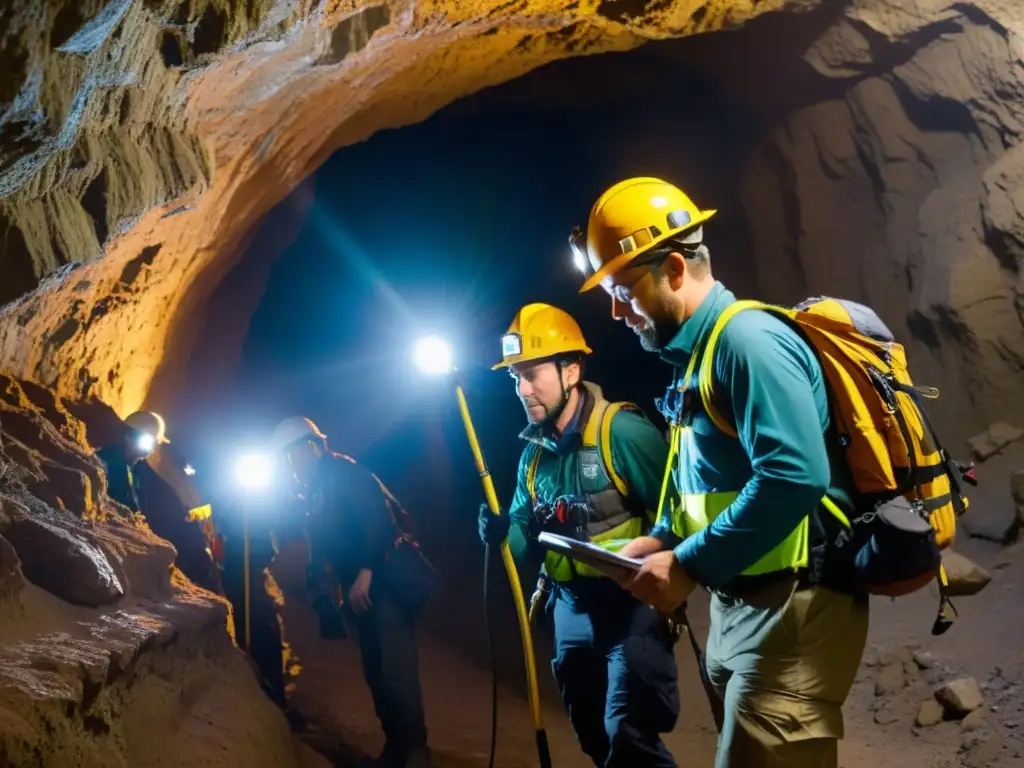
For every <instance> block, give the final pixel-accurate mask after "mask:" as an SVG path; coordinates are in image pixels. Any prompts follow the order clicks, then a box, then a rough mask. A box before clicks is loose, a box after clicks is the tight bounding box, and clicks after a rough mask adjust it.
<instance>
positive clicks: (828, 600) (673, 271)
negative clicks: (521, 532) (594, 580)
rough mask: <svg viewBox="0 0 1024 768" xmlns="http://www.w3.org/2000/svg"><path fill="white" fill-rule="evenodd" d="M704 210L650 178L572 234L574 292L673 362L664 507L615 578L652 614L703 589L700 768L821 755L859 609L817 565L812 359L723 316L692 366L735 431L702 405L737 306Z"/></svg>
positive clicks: (820, 420)
mask: <svg viewBox="0 0 1024 768" xmlns="http://www.w3.org/2000/svg"><path fill="white" fill-rule="evenodd" d="M714 214H715V211H713V210H703V209H700V208H698V207H697V206H696V205H695V204H694V203H693V201H692V200H690V198H689V197H688V196H687V195H686V194H684V193H683V192H682V191H681V190H679V189H678V188H676V187H674V186H672V185H671V184H668V183H667V182H665V181H662V180H660V179H654V178H636V179H629V180H627V181H624V182H621V183H619V184H616V185H615V186H613V187H611V188H610V189H609V190H608V191H607V192H605V193H604V194H603V195H602V196H601V197H600V199H599V200H598V201H597V203H596V204H595V205H594V207H593V209H592V210H591V213H590V219H589V222H588V225H587V231H586V233H585V235H584V233H583V232H582V230H581V229H579V228H577V229H576V230H575V231H574V233H573V236H572V237H571V238H570V244H571V245H572V246H573V250H574V252H575V253H574V256H575V259H576V262H577V265H579V266H581V267H582V268H583V270H584V272H585V273H586V281H585V282H584V284H583V286H582V288H581V292H583V291H588V290H590V289H592V288H594V287H596V286H597V285H601V286H602V287H603V288H604V289H605V291H606V292H607V293H608V294H609V295H610V297H611V302H612V317H613V318H615V319H617V320H621V321H623V322H625V323H626V324H627V325H628V326H629V327H630V328H631V329H632V330H633V331H634V332H635V333H636V334H637V336H638V337H639V340H640V343H641V344H642V345H643V347H644V348H645V349H647V350H649V351H653V352H657V353H658V354H659V355H660V356H661V357H662V359H664V360H665V362H667V363H668V364H669V365H671V366H673V368H674V376H673V381H672V384H671V386H670V387H669V389H668V392H667V394H666V398H665V400H664V401H663V402H662V410H663V412H664V413H665V416H666V418H667V419H668V421H669V423H670V424H671V425H673V432H672V434H673V439H672V443H673V445H672V446H671V449H672V454H671V455H672V456H673V461H672V463H671V464H670V466H669V467H668V470H669V471H671V472H672V475H673V480H674V485H675V489H676V491H677V492H678V496H677V500H678V504H673V505H672V507H673V508H675V509H678V511H674V510H673V511H671V512H670V511H669V504H667V503H666V505H665V513H663V514H662V515H661V516H660V518H659V521H658V524H657V525H656V526H655V529H654V530H653V531H652V535H651V536H650V537H645V538H642V539H638V540H636V541H634V542H632V543H630V544H629V545H628V546H627V547H626V548H625V549H624V553H625V554H629V555H632V556H636V557H644V558H645V561H644V565H643V568H642V569H641V571H640V572H639V573H638V574H636V575H634V576H632V577H630V578H629V579H626V580H625V581H624V582H623V586H624V587H625V588H626V589H627V590H628V591H630V592H631V593H632V594H634V595H636V596H637V597H639V598H640V599H642V600H644V601H645V602H648V603H650V604H652V605H655V606H657V607H658V608H660V609H661V610H663V611H665V612H673V611H676V610H677V609H679V608H680V606H682V605H683V604H684V603H685V601H686V599H687V597H688V596H689V594H690V593H691V592H692V591H693V589H695V588H696V586H697V585H701V586H703V587H705V588H707V589H708V590H709V591H710V593H711V628H710V634H709V638H708V644H707V673H708V676H709V678H710V682H711V685H712V687H713V689H714V690H715V692H716V693H717V695H718V697H719V698H720V699H721V701H722V703H723V704H724V715H723V723H722V725H721V735H720V738H719V743H718V754H717V760H716V763H715V765H716V768H747V767H748V766H753V765H757V766H760V767H761V768H776V767H778V768H781V766H796V767H799V768H811V767H812V766H813V767H814V768H819V767H822V766H835V765H837V760H838V740H839V739H840V738H841V737H842V735H843V717H842V706H843V703H844V702H845V700H846V697H847V695H848V693H849V691H850V688H851V686H852V684H853V681H854V678H855V676H856V672H857V668H858V665H859V663H860V659H861V655H862V653H863V649H864V643H865V639H866V633H867V627H868V607H867V598H866V596H864V595H863V594H862V593H860V591H859V590H858V589H857V587H856V584H855V581H854V578H853V574H852V573H851V572H850V571H849V570H848V569H846V568H845V566H843V565H842V564H839V563H836V561H835V559H834V558H833V559H832V560H831V561H830V559H829V558H828V556H827V550H826V547H825V544H826V542H827V541H829V540H832V539H831V537H832V535H833V534H834V533H835V531H832V530H831V529H830V527H829V524H830V523H831V521H832V518H831V516H830V515H828V514H819V512H818V509H819V507H820V502H821V499H822V497H823V496H824V495H825V494H826V492H828V493H829V495H830V497H831V498H833V499H835V500H842V501H843V502H844V503H845V502H848V501H850V500H851V495H852V488H853V486H852V482H851V480H850V477H849V473H848V471H847V469H846V466H845V464H844V462H843V461H842V459H841V458H835V457H832V456H830V454H829V451H828V449H827V448H826V442H825V438H824V435H825V434H826V433H827V432H828V430H829V427H830V416H829V404H828V398H827V396H826V389H825V382H824V380H823V374H822V370H821V366H820V364H819V362H818V359H817V357H816V355H815V352H814V351H813V350H812V349H810V347H809V346H808V344H807V343H806V342H805V341H804V340H803V339H802V338H801V337H800V336H799V334H798V333H797V332H796V331H795V330H794V329H792V328H791V327H789V326H788V325H787V324H785V323H784V322H783V321H781V320H779V319H777V318H776V317H774V316H772V315H769V314H768V313H765V312H761V311H754V310H752V311H747V312H742V313H739V314H737V315H736V316H735V317H734V318H733V319H732V320H731V321H730V322H729V323H728V324H727V325H726V326H725V327H724V330H722V331H721V332H720V334H719V335H718V336H717V337H716V347H715V352H714V356H713V358H712V359H711V360H710V361H707V363H706V364H705V365H704V366H703V371H704V372H705V373H704V374H703V375H710V376H711V377H712V378H711V381H712V382H713V391H714V393H715V396H716V401H715V402H716V406H717V407H718V408H720V409H721V411H722V413H723V414H725V415H726V416H727V417H728V418H729V419H730V420H731V422H732V424H733V425H734V428H735V432H736V433H737V436H738V439H736V437H733V436H729V435H727V434H726V433H725V432H724V431H721V430H720V429H718V427H716V425H715V423H714V421H713V420H712V418H711V416H709V415H708V413H707V411H706V410H705V409H704V408H703V407H702V406H701V397H700V394H699V391H698V390H695V387H697V385H698V378H697V376H698V374H699V373H700V372H701V370H702V364H703V363H704V361H703V360H702V350H703V349H704V348H705V344H706V343H707V342H708V339H709V335H710V333H711V330H712V328H713V327H714V326H715V321H716V319H717V318H718V317H719V316H720V315H721V313H722V312H723V310H724V309H725V308H726V307H728V306H729V305H730V304H732V303H733V302H734V301H735V297H734V296H733V294H732V293H731V292H730V291H728V290H727V289H726V288H725V286H724V285H722V284H721V283H720V282H717V281H716V280H715V279H714V277H713V276H712V272H711V263H710V253H709V249H708V247H707V245H706V244H705V242H704V231H703V229H704V228H703V225H704V223H705V222H706V221H708V220H709V219H710V218H711V217H712V216H713V215H714ZM704 380H706V379H704ZM847 506H850V505H849V504H848V505H847Z"/></svg>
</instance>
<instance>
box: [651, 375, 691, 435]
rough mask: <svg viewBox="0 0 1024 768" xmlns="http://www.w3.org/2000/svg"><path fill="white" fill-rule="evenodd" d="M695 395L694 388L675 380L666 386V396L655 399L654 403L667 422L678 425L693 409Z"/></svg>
mask: <svg viewBox="0 0 1024 768" xmlns="http://www.w3.org/2000/svg"><path fill="white" fill-rule="evenodd" d="M693 397H694V395H693V390H692V389H690V388H689V387H686V388H684V387H683V386H682V385H681V384H680V383H679V382H678V381H673V382H672V383H671V384H670V385H669V386H668V387H666V388H665V396H664V397H656V398H655V399H654V405H655V407H656V408H657V409H658V412H659V413H660V414H661V415H662V417H664V419H665V421H666V422H668V423H669V424H672V425H676V426H678V425H680V424H682V423H683V419H684V417H685V416H686V415H687V414H689V413H690V412H691V411H692V410H693Z"/></svg>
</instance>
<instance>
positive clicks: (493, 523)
mask: <svg viewBox="0 0 1024 768" xmlns="http://www.w3.org/2000/svg"><path fill="white" fill-rule="evenodd" d="M477 523H478V526H479V531H480V541H482V542H483V543H484V544H501V542H503V541H504V540H505V539H507V538H508V531H509V528H511V527H512V520H511V518H509V516H508V515H506V514H503V515H496V514H494V513H493V512H491V508H490V507H489V506H487V505H486V504H481V505H480V516H479V517H478V518H477Z"/></svg>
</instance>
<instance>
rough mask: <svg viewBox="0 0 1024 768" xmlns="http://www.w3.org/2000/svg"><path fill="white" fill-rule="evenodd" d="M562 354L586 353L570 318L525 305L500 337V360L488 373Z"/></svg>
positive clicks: (556, 310) (556, 311)
mask: <svg viewBox="0 0 1024 768" xmlns="http://www.w3.org/2000/svg"><path fill="white" fill-rule="evenodd" d="M565 352H579V353H581V354H584V355H589V354H590V347H588V346H587V342H586V340H585V339H584V338H583V331H581V330H580V326H579V324H578V323H577V322H576V321H575V320H573V319H572V315H570V314H569V313H568V312H565V311H563V310H561V309H559V308H558V307H552V306H551V305H550V304H527V305H526V306H525V307H523V308H522V309H520V310H519V311H518V312H517V313H516V316H515V318H514V319H513V320H512V324H511V325H510V326H509V327H508V331H507V332H506V333H505V335H504V336H502V337H501V357H502V360H501V362H500V363H498V364H497V365H495V366H492V367H491V370H492V371H496V370H498V369H499V368H504V367H506V366H509V365H515V364H516V363H525V362H527V361H529V360H543V359H544V358H545V357H553V356H555V355H560V354H562V353H565Z"/></svg>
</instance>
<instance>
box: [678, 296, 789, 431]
mask: <svg viewBox="0 0 1024 768" xmlns="http://www.w3.org/2000/svg"><path fill="white" fill-rule="evenodd" d="M748 309H762V310H765V311H768V312H771V313H773V314H777V315H782V316H783V317H787V318H791V317H792V315H793V310H791V309H788V308H786V307H778V306H775V305H773V304H763V303H762V302H760V301H736V302H733V303H732V304H730V305H729V306H728V307H726V308H725V310H723V312H722V314H721V315H719V316H718V320H716V321H715V325H714V327H713V328H712V329H711V333H710V334H709V335H708V340H707V341H706V342H705V343H704V349H703V351H702V352H701V360H700V372H699V373H698V374H697V382H698V388H699V389H700V401H701V405H703V406H704V410H705V412H706V413H707V414H708V417H709V418H710V419H711V421H712V422H713V423H714V425H715V426H716V427H718V429H719V430H721V431H722V432H724V433H725V434H727V435H729V437H739V434H738V433H737V432H736V429H735V428H734V427H733V425H732V424H730V423H729V422H728V421H727V420H726V418H725V417H724V416H723V415H722V412H721V411H719V410H718V408H716V407H715V399H714V376H713V375H712V373H713V371H714V364H715V348H716V346H717V345H718V339H719V337H720V336H721V335H722V331H724V330H725V326H726V325H727V324H728V323H729V321H730V320H732V318H734V317H735V316H736V315H738V314H739V313H740V312H743V311H744V310H748Z"/></svg>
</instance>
